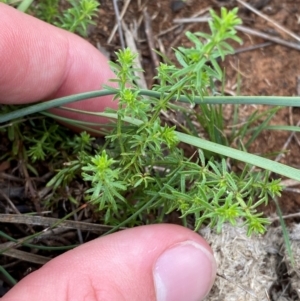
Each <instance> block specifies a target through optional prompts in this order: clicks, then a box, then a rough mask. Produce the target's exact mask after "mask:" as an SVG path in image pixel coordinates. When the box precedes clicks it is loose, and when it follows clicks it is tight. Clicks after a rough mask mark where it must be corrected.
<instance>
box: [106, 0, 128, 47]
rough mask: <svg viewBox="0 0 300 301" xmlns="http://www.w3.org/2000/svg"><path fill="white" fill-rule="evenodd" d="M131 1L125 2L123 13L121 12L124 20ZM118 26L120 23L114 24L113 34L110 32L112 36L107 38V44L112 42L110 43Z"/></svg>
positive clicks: (121, 17)
mask: <svg viewBox="0 0 300 301" xmlns="http://www.w3.org/2000/svg"><path fill="white" fill-rule="evenodd" d="M130 1H131V0H127V1H126V2H125V4H124V6H123V8H122V11H121V14H120V21H122V19H123V17H124V15H125V13H126V11H127V8H128V6H129V4H130ZM118 26H119V24H118V23H117V24H116V25H115V26H114V28H113V30H112V31H111V34H110V36H109V38H108V40H107V44H110V43H111V41H112V39H113V38H114V36H115V34H116V31H117V29H118Z"/></svg>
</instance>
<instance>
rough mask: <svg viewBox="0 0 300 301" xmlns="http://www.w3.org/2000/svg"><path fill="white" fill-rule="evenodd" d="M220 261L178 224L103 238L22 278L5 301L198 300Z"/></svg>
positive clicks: (119, 233) (68, 253) (201, 297)
mask: <svg viewBox="0 0 300 301" xmlns="http://www.w3.org/2000/svg"><path fill="white" fill-rule="evenodd" d="M215 273H216V265H215V260H214V258H213V255H212V253H211V249H210V247H209V246H208V244H207V243H206V242H205V241H204V240H203V239H202V238H201V237H200V236H199V235H198V234H196V233H194V232H192V231H190V230H188V229H186V228H183V227H180V226H176V225H151V226H143V227H137V228H133V229H130V230H124V231H122V232H118V233H115V234H112V235H109V236H105V237H101V238H99V239H96V240H94V241H91V242H89V243H86V244H84V245H82V246H80V247H78V248H76V249H74V250H72V251H69V252H67V253H65V254H63V255H61V256H59V257H57V258H55V259H53V260H52V261H50V262H49V263H47V264H46V265H45V266H43V267H42V268H41V269H40V270H38V271H36V272H34V273H32V274H30V275H29V276H27V277H26V278H24V279H23V280H22V281H20V283H19V284H18V285H16V286H15V287H14V288H13V289H11V290H10V291H9V292H8V293H7V294H6V295H5V296H4V297H3V299H2V301H13V300H18V301H40V300H43V301H55V300H57V301H58V300H59V301H82V300H86V301H108V300H109V301H135V300H137V301H140V300H145V301H155V300H157V301H183V300H184V301H199V300H202V299H203V298H204V297H205V295H206V294H207V293H208V292H209V290H210V288H211V286H212V284H213V281H214V278H215Z"/></svg>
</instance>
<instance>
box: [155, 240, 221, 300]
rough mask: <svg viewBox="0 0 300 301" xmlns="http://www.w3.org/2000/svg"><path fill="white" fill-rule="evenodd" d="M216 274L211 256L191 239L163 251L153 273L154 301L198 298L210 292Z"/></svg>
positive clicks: (200, 298)
mask: <svg viewBox="0 0 300 301" xmlns="http://www.w3.org/2000/svg"><path fill="white" fill-rule="evenodd" d="M215 273H216V264H215V260H214V258H213V255H212V254H211V253H210V252H209V251H208V250H207V249H205V248H204V247H203V246H201V245H199V244H197V243H196V242H194V241H185V242H183V243H180V244H177V245H175V246H173V247H172V248H170V249H168V250H166V251H165V252H164V253H163V254H162V255H161V256H160V257H159V258H158V260H157V262H156V264H155V267H154V270H153V275H154V284H155V291H156V300H157V301H200V300H202V299H203V298H205V296H206V295H207V294H208V293H209V291H210V289H211V287H212V285H213V282H214V279H215Z"/></svg>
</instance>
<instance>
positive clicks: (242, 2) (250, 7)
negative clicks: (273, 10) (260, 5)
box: [237, 0, 300, 42]
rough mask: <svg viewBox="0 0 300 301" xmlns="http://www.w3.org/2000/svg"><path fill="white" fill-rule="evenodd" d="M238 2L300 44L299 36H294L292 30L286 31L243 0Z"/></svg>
mask: <svg viewBox="0 0 300 301" xmlns="http://www.w3.org/2000/svg"><path fill="white" fill-rule="evenodd" d="M237 2H239V3H240V4H242V5H243V6H244V7H246V8H248V9H249V10H251V11H252V12H254V13H255V14H257V15H258V16H259V17H261V18H263V19H265V20H267V21H268V22H270V23H271V24H273V25H274V26H276V27H277V28H278V29H279V30H281V31H282V32H284V33H286V34H288V35H289V36H291V37H292V38H294V39H295V40H297V41H298V42H300V37H299V36H297V35H296V34H294V33H293V32H291V31H290V30H288V29H286V28H285V27H283V26H282V25H280V24H278V23H277V22H276V21H274V20H272V19H271V18H269V17H268V16H266V15H265V14H263V13H261V12H260V11H259V10H257V9H255V8H254V7H253V6H251V5H250V4H249V3H246V2H244V1H242V0H237Z"/></svg>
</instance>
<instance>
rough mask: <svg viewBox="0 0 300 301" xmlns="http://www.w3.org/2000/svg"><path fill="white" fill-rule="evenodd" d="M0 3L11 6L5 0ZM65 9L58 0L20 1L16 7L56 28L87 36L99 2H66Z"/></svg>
mask: <svg viewBox="0 0 300 301" xmlns="http://www.w3.org/2000/svg"><path fill="white" fill-rule="evenodd" d="M0 2H3V3H7V4H11V5H13V4H14V2H13V1H12V3H10V2H9V1H7V0H0ZM67 5H68V7H67V8H64V9H62V8H61V7H63V6H64V7H65V4H64V3H63V2H62V1H60V0H41V1H34V0H22V1H20V4H19V5H18V9H19V10H21V11H23V12H25V11H27V12H28V13H29V14H32V15H34V16H36V17H37V18H39V19H41V20H44V21H46V22H47V23H50V24H53V25H55V26H57V27H60V28H63V29H66V30H68V31H70V32H76V33H78V34H80V35H82V36H86V35H87V27H88V25H93V24H95V22H94V21H93V20H92V19H93V18H95V17H96V15H97V9H98V7H99V5H100V4H99V2H98V1H97V0H67Z"/></svg>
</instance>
